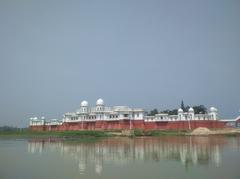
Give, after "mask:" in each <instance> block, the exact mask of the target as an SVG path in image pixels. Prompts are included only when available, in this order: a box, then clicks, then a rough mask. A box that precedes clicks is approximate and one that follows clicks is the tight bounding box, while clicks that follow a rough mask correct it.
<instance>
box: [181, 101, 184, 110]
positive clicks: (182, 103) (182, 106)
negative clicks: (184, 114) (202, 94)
mask: <svg viewBox="0 0 240 179" xmlns="http://www.w3.org/2000/svg"><path fill="white" fill-rule="evenodd" d="M181 108H182V110H183V111H185V106H184V102H183V100H182V102H181Z"/></svg>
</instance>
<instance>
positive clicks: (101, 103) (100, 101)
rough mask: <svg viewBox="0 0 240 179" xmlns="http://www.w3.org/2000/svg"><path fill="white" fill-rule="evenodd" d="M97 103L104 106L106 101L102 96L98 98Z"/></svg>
mask: <svg viewBox="0 0 240 179" xmlns="http://www.w3.org/2000/svg"><path fill="white" fill-rule="evenodd" d="M96 105H97V106H103V105H104V101H103V100H102V99H101V98H100V99H98V100H97V102H96Z"/></svg>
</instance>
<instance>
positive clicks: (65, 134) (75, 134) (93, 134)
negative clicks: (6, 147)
mask: <svg viewBox="0 0 240 179" xmlns="http://www.w3.org/2000/svg"><path fill="white" fill-rule="evenodd" d="M199 129H200V128H199ZM202 129H204V128H202ZM219 135H221V136H240V129H235V128H234V129H233V128H224V129H215V130H209V129H207V128H205V131H204V130H199V132H196V131H194V130H193V131H187V130H149V131H143V130H139V129H135V130H123V131H96V130H94V131H91V130H82V131H44V132H42V131H31V130H21V131H1V132H0V139H1V138H62V139H66V140H67V139H84V138H85V139H87V138H103V137H104V138H105V137H160V136H219Z"/></svg>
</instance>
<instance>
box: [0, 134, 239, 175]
mask: <svg viewBox="0 0 240 179" xmlns="http://www.w3.org/2000/svg"><path fill="white" fill-rule="evenodd" d="M38 178H39V179H55V178H56V179H75V178H76V179H77V178H78V179H79V178H84V179H96V178H98V179H99V178H102V179H110V178H116V179H128V178H129V179H146V178H147V179H152V178H159V179H161V178H162V179H168V178H169V179H181V178H184V179H187V178H189V179H193V178H199V179H200V178H201V179H202V178H204V179H215V178H216V179H240V137H157V138H135V139H130V138H107V139H100V140H97V141H88V142H76V141H75V142H74V141H56V140H50V139H48V140H40V139H38V140H12V139H11V140H7V139H0V179H38Z"/></svg>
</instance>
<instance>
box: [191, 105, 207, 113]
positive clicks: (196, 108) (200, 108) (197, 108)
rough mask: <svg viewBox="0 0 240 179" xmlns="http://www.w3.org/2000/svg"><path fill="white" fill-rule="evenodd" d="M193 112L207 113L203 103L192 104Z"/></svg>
mask: <svg viewBox="0 0 240 179" xmlns="http://www.w3.org/2000/svg"><path fill="white" fill-rule="evenodd" d="M193 109H194V112H195V114H207V108H206V107H205V106H204V105H198V106H193Z"/></svg>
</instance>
